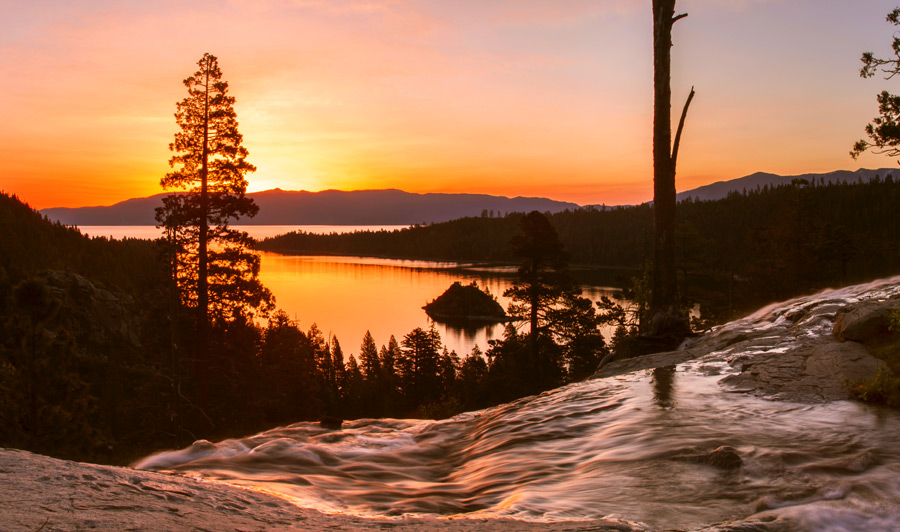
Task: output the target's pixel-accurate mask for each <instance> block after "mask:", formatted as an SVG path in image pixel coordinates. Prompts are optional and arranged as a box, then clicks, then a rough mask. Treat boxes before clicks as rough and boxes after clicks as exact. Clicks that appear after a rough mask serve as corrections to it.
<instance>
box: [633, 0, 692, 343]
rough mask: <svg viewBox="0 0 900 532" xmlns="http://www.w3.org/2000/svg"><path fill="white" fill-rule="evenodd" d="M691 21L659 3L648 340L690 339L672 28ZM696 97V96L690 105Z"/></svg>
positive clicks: (668, 1)
mask: <svg viewBox="0 0 900 532" xmlns="http://www.w3.org/2000/svg"><path fill="white" fill-rule="evenodd" d="M686 16H687V14H680V15H677V16H676V15H675V0H653V279H652V284H651V292H650V308H649V311H648V313H647V316H646V319H642V320H641V334H642V336H645V337H657V338H660V337H666V338H672V339H674V338H678V337H680V338H684V337H685V336H686V335H687V334H689V333H690V325H689V322H688V317H687V314H685V313H684V312H682V311H681V309H680V307H679V301H678V286H677V285H678V277H677V270H676V265H675V203H676V196H675V156H676V155H677V146H678V143H679V142H680V132H681V130H682V128H683V124H684V118H685V115H686V113H687V105H685V109H684V111H683V112H682V119H681V124H680V125H679V128H678V133H679V137H676V141H675V150H674V152H673V146H672V88H671V77H672V76H671V72H672V68H671V63H672V61H671V55H672V25H673V24H674V23H675V22H676V21H678V20H680V19H682V18H684V17H686ZM692 96H693V90H692V92H691V96H690V97H688V104H690V101H691V99H692Z"/></svg>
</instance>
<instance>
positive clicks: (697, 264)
mask: <svg viewBox="0 0 900 532" xmlns="http://www.w3.org/2000/svg"><path fill="white" fill-rule="evenodd" d="M898 199H900V182H898V181H895V180H894V179H893V178H892V177H891V176H887V177H886V178H884V179H881V178H876V179H874V180H872V181H869V182H861V181H860V182H856V183H846V182H844V183H834V184H825V183H824V182H815V181H814V182H807V181H797V182H794V183H793V184H791V185H788V186H781V187H771V188H770V187H763V188H759V189H754V190H745V191H743V192H740V193H737V192H735V193H732V194H730V195H729V196H728V197H727V198H724V199H721V200H715V201H691V200H686V201H682V202H681V203H680V204H679V206H678V231H677V246H678V254H679V257H678V260H679V268H680V271H681V287H682V288H681V291H682V295H683V296H684V297H685V298H686V302H685V303H686V304H692V303H698V304H700V305H701V310H702V311H703V313H704V314H705V316H706V317H707V318H709V319H711V320H719V321H720V320H723V319H728V318H729V317H732V316H734V315H735V314H736V313H738V312H743V311H748V310H751V309H754V308H757V307H758V306H760V305H762V304H765V303H768V302H771V301H775V300H780V299H784V298H787V297H791V296H793V295H798V294H801V293H805V292H808V291H810V290H816V289H820V288H824V287H828V286H836V285H841V284H846V283H851V282H857V281H863V280H866V279H871V278H874V277H879V276H886V275H891V274H895V273H897V272H900V252H898V250H900V232H898V225H900V222H898V218H897V216H896V214H895V206H896V205H897V204H898V203H897V201H898ZM522 216H523V215H522V214H519V213H513V214H508V215H507V216H505V217H503V218H491V217H487V216H485V217H480V218H464V219H461V220H456V221H452V222H445V223H438V224H432V225H427V226H415V227H412V228H408V229H403V230H396V231H378V232H356V233H350V234H330V235H316V234H309V233H302V232H301V233H289V234H286V235H281V236H278V237H274V238H267V239H265V240H263V241H261V242H259V243H258V244H257V247H258V249H261V250H265V251H274V252H279V253H289V254H340V255H362V256H382V257H393V258H418V259H428V260H439V261H462V262H467V261H473V262H482V261H483V262H505V263H511V262H514V259H513V257H512V254H511V251H510V248H509V241H510V238H511V237H512V235H514V234H515V232H516V230H517V228H518V224H519V222H520V220H521V218H522ZM548 217H549V219H550V221H551V223H552V224H553V226H554V227H555V228H556V230H557V231H558V233H559V236H560V240H561V241H562V242H563V244H564V246H565V247H566V249H567V250H568V251H569V253H570V256H571V262H572V263H573V264H576V265H587V266H595V267H601V268H626V269H630V270H632V271H635V272H638V273H639V272H640V271H642V270H643V269H644V268H645V267H646V264H647V262H648V261H649V260H650V258H651V257H652V228H653V217H652V210H651V207H650V206H649V205H647V204H645V205H639V206H632V207H614V208H609V209H605V210H600V209H579V210H574V211H564V212H560V213H556V214H550V215H548ZM623 282H624V283H625V284H630V280H623Z"/></svg>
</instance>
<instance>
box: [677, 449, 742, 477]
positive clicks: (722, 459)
mask: <svg viewBox="0 0 900 532" xmlns="http://www.w3.org/2000/svg"><path fill="white" fill-rule="evenodd" d="M674 460H679V461H682V462H693V463H695V464H704V465H708V466H712V467H715V468H718V469H725V470H728V471H732V470H735V469H739V468H740V467H741V466H742V465H744V460H743V459H741V455H740V454H738V452H737V449H735V448H734V447H731V446H730V445H722V446H721V447H716V448H715V449H713V450H712V451H709V452H707V453H700V454H688V455H680V456H675V457H674Z"/></svg>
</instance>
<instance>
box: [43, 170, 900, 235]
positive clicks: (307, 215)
mask: <svg viewBox="0 0 900 532" xmlns="http://www.w3.org/2000/svg"><path fill="white" fill-rule="evenodd" d="M888 174H896V175H897V176H898V177H900V168H881V169H875V170H869V169H865V168H861V169H859V170H856V171H849V170H838V171H836V172H828V173H810V174H801V175H793V176H781V175H777V174H769V173H765V172H757V173H755V174H751V175H748V176H744V177H741V178H738V179H732V180H730V181H718V182H716V183H711V184H709V185H704V186H702V187H698V188H695V189H692V190H687V191H684V192H680V193H679V194H678V195H677V198H678V200H679V201H681V200H684V199H687V198H692V199H695V200H701V201H706V200H715V199H721V198H724V197H726V196H727V195H728V194H729V193H730V192H742V191H744V190H747V191H750V190H754V189H756V187H760V188H762V187H765V186H770V187H772V186H779V185H786V184H790V183H791V181H793V180H794V179H805V180H807V181H813V180H815V181H816V182H819V181H821V180H823V179H824V181H825V182H826V183H833V182H836V181H847V182H855V181H857V180H859V179H862V180H863V181H869V180H871V179H872V178H874V177H875V176H876V175H878V176H881V177H882V178H883V177H886V176H887V175H888ZM168 195H169V193H163V194H156V195H154V196H150V197H147V198H133V199H129V200H125V201H122V202H119V203H116V204H115V205H109V206H104V207H75V208H70V207H54V208H49V209H42V210H41V211H40V212H41V213H42V214H44V215H46V216H47V217H48V218H50V219H51V220H54V221H59V222H61V223H63V224H66V225H79V226H86V225H156V220H155V219H154V209H155V208H156V207H158V206H159V205H160V204H161V203H162V198H163V197H164V196H168ZM248 196H250V197H252V198H253V199H254V201H256V204H257V205H259V214H258V215H257V216H256V217H254V218H252V219H242V220H239V221H238V223H239V224H246V225H413V224H420V223H426V224H430V223H437V222H445V221H449V220H455V219H458V218H464V217H467V216H481V214H482V213H483V212H491V211H493V213H494V214H496V215H502V214H504V213H508V212H529V211H534V210H537V211H541V212H551V213H555V212H560V211H564V210H566V209H577V208H580V207H581V206H580V205H578V204H576V203H570V202H564V201H555V200H551V199H547V198H532V197H521V196H518V197H514V198H509V197H505V196H491V195H487V194H445V193H429V194H417V193H412V192H403V191H401V190H396V189H384V190H355V191H341V190H324V191H322V192H307V191H305V190H299V191H292V190H281V189H278V188H276V189H272V190H265V191H262V192H252V193H250V194H248ZM593 207H596V208H609V207H606V206H600V205H594V206H593Z"/></svg>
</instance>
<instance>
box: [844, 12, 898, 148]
mask: <svg viewBox="0 0 900 532" xmlns="http://www.w3.org/2000/svg"><path fill="white" fill-rule="evenodd" d="M887 21H888V22H890V23H891V24H893V25H894V26H900V7H898V8H896V9H894V10H893V11H891V12H890V13H888V15H887ZM891 49H892V50H893V52H894V57H890V58H887V59H881V58H878V57H875V54H873V53H872V52H866V53H864V54H863V55H862V62H863V67H862V69H860V71H859V75H860V77H863V78H871V77H872V76H874V75H875V74H876V73H877V72H878V71H881V72H882V73H883V74H884V75H885V79H891V78H893V77H894V76H896V75H897V74H900V36H898V35H897V34H896V33H895V34H894V41H893V43H892V45H891ZM877 99H878V112H879V116H877V117H875V118H874V119H873V120H872V122H870V123H869V124H868V125H866V134H867V135H868V137H869V138H868V140H858V141H857V142H856V144H854V145H853V150H852V151H851V152H850V155H851V156H852V157H853V158H854V159H856V158H857V157H859V155H860V154H861V153H862V152H864V151H866V150H868V149H870V148H871V149H873V150H874V151H875V153H884V154H887V155H889V156H891V157H898V156H900V96H897V95H895V94H891V93H889V92H888V91H882V92H881V94H879V95H878V98H877Z"/></svg>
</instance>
